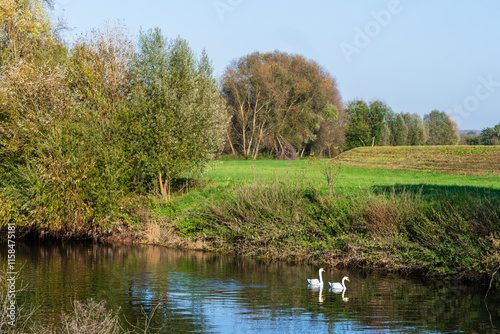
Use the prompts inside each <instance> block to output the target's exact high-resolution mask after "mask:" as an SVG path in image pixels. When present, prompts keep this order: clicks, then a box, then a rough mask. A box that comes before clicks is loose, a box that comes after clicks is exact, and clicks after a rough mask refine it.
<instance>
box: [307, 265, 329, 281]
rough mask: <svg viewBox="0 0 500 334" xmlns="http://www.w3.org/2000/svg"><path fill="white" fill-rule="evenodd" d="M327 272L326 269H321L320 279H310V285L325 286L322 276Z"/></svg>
mask: <svg viewBox="0 0 500 334" xmlns="http://www.w3.org/2000/svg"><path fill="white" fill-rule="evenodd" d="M323 271H325V269H323V268H320V269H319V279H317V278H308V279H307V281H308V282H309V285H323V277H322V276H321V273H322V272H323Z"/></svg>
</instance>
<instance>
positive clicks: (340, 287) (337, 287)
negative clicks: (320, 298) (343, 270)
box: [307, 268, 350, 290]
mask: <svg viewBox="0 0 500 334" xmlns="http://www.w3.org/2000/svg"><path fill="white" fill-rule="evenodd" d="M323 271H325V269H323V268H320V269H319V279H317V278H308V279H307V281H308V282H309V285H312V286H323V276H322V275H321V273H322V272H323ZM345 281H348V282H350V280H349V277H347V276H344V278H342V283H339V282H334V283H330V282H328V284H329V285H330V288H331V289H333V290H345V289H346V287H345Z"/></svg>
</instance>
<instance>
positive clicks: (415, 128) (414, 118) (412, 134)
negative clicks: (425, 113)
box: [402, 113, 428, 146]
mask: <svg viewBox="0 0 500 334" xmlns="http://www.w3.org/2000/svg"><path fill="white" fill-rule="evenodd" d="M402 115H403V118H404V122H405V124H406V126H407V127H408V137H407V140H406V144H405V145H408V146H417V145H425V142H426V141H427V136H428V135H427V131H426V127H425V123H424V121H423V120H422V117H420V115H419V114H410V113H404V114H402Z"/></svg>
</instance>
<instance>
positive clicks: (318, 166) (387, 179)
mask: <svg viewBox="0 0 500 334" xmlns="http://www.w3.org/2000/svg"><path fill="white" fill-rule="evenodd" d="M328 163H331V160H319V161H313V160H309V159H304V160H295V161H277V160H229V161H217V162H214V163H212V165H211V166H210V169H209V170H208V172H206V173H205V174H204V178H205V180H207V181H209V182H211V183H214V184H217V185H226V186H233V185H237V184H242V183H249V182H253V181H254V178H255V180H258V181H261V182H273V181H275V180H281V181H288V180H295V181H296V180H297V179H299V180H301V181H303V182H311V183H313V184H316V185H321V184H323V183H325V182H326V181H325V176H324V174H323V173H322V169H323V168H324V165H325V164H328ZM334 163H335V162H334ZM340 164H341V170H340V173H339V175H338V180H337V184H336V185H337V187H338V188H339V189H359V188H369V187H373V186H393V185H422V184H425V185H436V186H454V187H477V188H491V189H500V177H498V176H467V175H450V174H442V173H437V172H415V171H401V170H388V169H381V168H366V167H352V166H349V165H347V164H345V165H344V164H343V163H342V162H340ZM324 187H325V189H326V184H325V185H324Z"/></svg>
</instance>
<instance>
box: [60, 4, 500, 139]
mask: <svg viewBox="0 0 500 334" xmlns="http://www.w3.org/2000/svg"><path fill="white" fill-rule="evenodd" d="M53 13H54V15H55V16H61V15H62V16H63V17H65V18H66V21H67V23H68V25H69V26H70V27H74V28H75V29H74V30H73V31H72V32H71V33H68V34H67V39H68V40H70V41H71V40H74V39H76V38H77V37H78V36H79V35H80V34H81V33H82V32H86V31H89V30H91V29H92V28H96V27H99V26H100V25H102V24H103V23H105V22H110V23H113V22H116V21H118V20H119V21H120V22H121V23H123V24H125V25H126V26H127V27H128V29H129V31H130V33H131V34H132V35H133V36H137V35H138V33H139V30H140V29H141V28H142V29H143V30H147V29H149V28H154V27H160V28H161V30H162V32H163V34H164V35H165V36H167V37H171V38H175V37H177V36H180V37H182V38H184V39H186V40H187V41H188V42H189V44H190V45H191V47H192V48H193V50H194V51H195V52H197V53H199V52H201V50H202V49H203V48H205V49H206V50H207V53H208V55H209V56H210V57H211V58H212V60H213V64H214V68H215V72H216V74H217V75H221V74H222V73H223V71H224V68H225V67H226V66H227V65H228V64H229V62H230V61H231V60H232V59H235V58H239V57H241V56H244V55H246V54H248V53H251V52H254V51H260V52H267V51H274V50H280V51H284V52H288V53H298V54H301V55H304V56H305V57H306V58H308V59H312V60H315V61H316V62H317V63H319V64H320V65H322V66H323V67H324V68H325V69H326V70H327V71H328V72H329V73H330V74H331V75H332V76H333V77H335V78H336V80H337V85H338V88H339V90H340V92H341V94H342V98H343V100H344V102H347V101H349V100H352V99H354V98H362V99H365V100H372V99H380V100H383V101H385V102H386V103H387V104H388V105H389V106H390V107H392V109H393V110H394V111H395V112H401V111H404V112H411V113H418V114H420V115H422V116H423V115H424V114H427V113H429V112H430V111H432V110H433V109H438V110H441V111H446V112H447V113H449V114H451V115H452V117H453V119H454V120H455V121H456V122H457V123H458V125H459V127H460V129H477V130H482V129H483V128H485V127H492V126H494V125H496V124H499V123H500V64H499V62H500V43H499V41H500V1H498V0H482V1H472V0H468V1H466V0H446V1H445V0H441V1H431V0H420V1H417V0H399V1H398V0H383V1H378V0H349V1H348V0H343V1H340V0H330V1H328V0H313V1H308V2H306V1H298V0H267V1H266V0H182V1H179V0H177V1H172V0H141V1H139V0H120V1H117V0H100V1H96V0H55V8H54V11H53Z"/></svg>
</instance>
